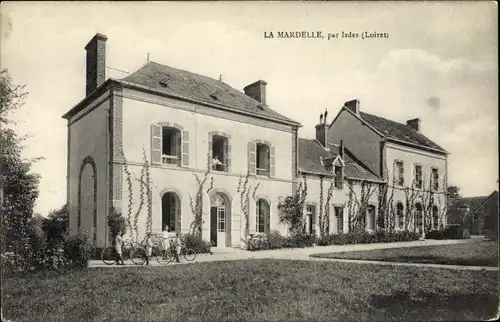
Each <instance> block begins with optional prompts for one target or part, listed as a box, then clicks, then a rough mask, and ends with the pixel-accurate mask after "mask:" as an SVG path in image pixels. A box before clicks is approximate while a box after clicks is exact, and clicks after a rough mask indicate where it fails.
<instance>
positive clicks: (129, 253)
mask: <svg viewBox="0 0 500 322" xmlns="http://www.w3.org/2000/svg"><path fill="white" fill-rule="evenodd" d="M122 254H123V255H122V258H123V261H126V260H130V261H132V263H134V264H136V265H143V264H144V263H145V262H146V257H145V255H146V250H145V249H144V247H143V246H142V245H141V244H140V243H137V242H133V241H131V240H124V241H123V251H122ZM101 260H102V261H103V263H104V264H106V265H114V264H116V250H115V247H114V246H108V247H106V248H104V249H103V250H102V252H101Z"/></svg>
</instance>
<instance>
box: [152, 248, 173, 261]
mask: <svg viewBox="0 0 500 322" xmlns="http://www.w3.org/2000/svg"><path fill="white" fill-rule="evenodd" d="M174 259H175V257H174V255H173V254H172V252H171V251H170V250H168V249H167V250H163V251H161V252H160V255H159V256H156V260H157V261H158V263H160V264H161V265H166V264H168V263H171V262H173V261H174Z"/></svg>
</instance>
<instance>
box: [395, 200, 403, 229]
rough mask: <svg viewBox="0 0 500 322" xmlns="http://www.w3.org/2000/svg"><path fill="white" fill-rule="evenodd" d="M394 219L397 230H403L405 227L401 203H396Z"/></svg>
mask: <svg viewBox="0 0 500 322" xmlns="http://www.w3.org/2000/svg"><path fill="white" fill-rule="evenodd" d="M399 205H401V214H399V209H398V206H399ZM396 219H397V226H398V228H399V229H404V226H405V205H404V204H403V202H401V201H398V202H396Z"/></svg>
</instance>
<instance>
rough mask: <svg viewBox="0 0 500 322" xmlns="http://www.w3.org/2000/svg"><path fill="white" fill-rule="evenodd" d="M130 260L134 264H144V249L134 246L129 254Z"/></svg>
mask: <svg viewBox="0 0 500 322" xmlns="http://www.w3.org/2000/svg"><path fill="white" fill-rule="evenodd" d="M130 260H131V261H132V263H134V264H136V265H144V263H146V250H145V249H143V248H136V249H135V250H134V251H133V252H132V253H131V254H130Z"/></svg>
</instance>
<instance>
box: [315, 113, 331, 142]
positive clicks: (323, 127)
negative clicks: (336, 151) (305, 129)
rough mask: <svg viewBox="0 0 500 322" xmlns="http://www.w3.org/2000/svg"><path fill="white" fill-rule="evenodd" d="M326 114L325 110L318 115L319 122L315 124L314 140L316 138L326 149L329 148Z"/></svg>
mask: <svg viewBox="0 0 500 322" xmlns="http://www.w3.org/2000/svg"><path fill="white" fill-rule="evenodd" d="M327 115H328V111H325V113H324V114H321V115H320V116H319V124H318V125H316V140H318V142H319V143H321V145H323V147H324V148H325V149H327V150H330V148H329V147H328V123H327V122H326V117H327Z"/></svg>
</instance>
